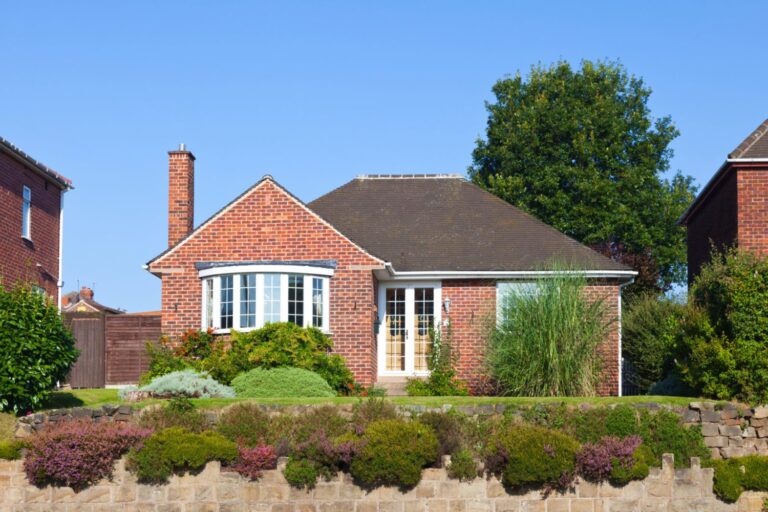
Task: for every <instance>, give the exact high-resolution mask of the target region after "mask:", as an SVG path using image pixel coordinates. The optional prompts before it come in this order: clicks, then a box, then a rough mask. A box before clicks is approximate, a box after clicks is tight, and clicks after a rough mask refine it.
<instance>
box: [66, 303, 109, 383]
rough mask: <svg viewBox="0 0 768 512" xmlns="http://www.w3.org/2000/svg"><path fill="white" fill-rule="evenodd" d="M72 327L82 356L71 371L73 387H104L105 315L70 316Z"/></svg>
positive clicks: (76, 344)
mask: <svg viewBox="0 0 768 512" xmlns="http://www.w3.org/2000/svg"><path fill="white" fill-rule="evenodd" d="M69 320H70V328H71V329H72V335H73V336H74V337H75V346H76V347H77V349H78V350H79V351H80V356H79V357H78V358H77V361H76V362H75V364H74V365H73V366H72V370H71V371H70V372H69V379H68V381H69V385H70V386H72V387H73V388H103V387H104V384H105V368H104V367H105V364H104V362H105V345H104V315H101V314H98V315H83V316H74V315H73V316H72V317H70V319H69Z"/></svg>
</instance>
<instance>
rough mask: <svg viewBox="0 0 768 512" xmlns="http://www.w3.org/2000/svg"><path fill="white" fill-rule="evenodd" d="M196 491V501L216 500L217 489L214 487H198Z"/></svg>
mask: <svg viewBox="0 0 768 512" xmlns="http://www.w3.org/2000/svg"><path fill="white" fill-rule="evenodd" d="M194 489H195V501H213V500H215V499H216V488H215V487H214V486H213V485H197V486H195V487H194Z"/></svg>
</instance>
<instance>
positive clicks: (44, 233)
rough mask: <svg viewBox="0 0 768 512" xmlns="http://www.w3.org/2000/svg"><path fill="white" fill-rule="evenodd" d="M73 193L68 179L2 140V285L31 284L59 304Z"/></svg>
mask: <svg viewBox="0 0 768 512" xmlns="http://www.w3.org/2000/svg"><path fill="white" fill-rule="evenodd" d="M70 189H72V182H71V181H70V180H68V179H67V178H65V177H64V176H62V175H60V174H59V173H57V172H56V171H54V170H53V169H51V168H50V167H47V166H45V165H43V164H42V163H40V162H38V161H37V160H35V159H34V158H32V157H31V156H29V155H27V154H26V153H24V152H23V151H21V150H20V149H19V148H17V147H16V146H14V145H13V144H11V143H10V142H9V141H7V140H5V139H3V138H2V137H0V255H2V257H0V286H3V287H5V288H11V287H13V286H16V285H18V284H20V283H23V284H28V285H31V286H33V287H35V289H38V290H41V291H45V293H46V294H47V295H48V296H50V297H53V298H54V299H55V300H56V301H60V298H61V286H62V275H61V274H62V259H61V248H62V242H63V219H64V193H65V192H66V191H67V190H70ZM59 304H60V302H59Z"/></svg>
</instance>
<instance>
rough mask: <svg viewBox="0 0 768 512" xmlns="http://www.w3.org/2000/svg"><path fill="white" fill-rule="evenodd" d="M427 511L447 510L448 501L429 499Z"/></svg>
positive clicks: (438, 511) (441, 511)
mask: <svg viewBox="0 0 768 512" xmlns="http://www.w3.org/2000/svg"><path fill="white" fill-rule="evenodd" d="M429 512H448V502H447V501H446V500H430V502H429ZM515 512H517V510H515Z"/></svg>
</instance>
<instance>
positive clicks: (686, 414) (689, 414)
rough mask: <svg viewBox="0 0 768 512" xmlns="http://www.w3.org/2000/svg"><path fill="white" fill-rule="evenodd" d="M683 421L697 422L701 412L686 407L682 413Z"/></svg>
mask: <svg viewBox="0 0 768 512" xmlns="http://www.w3.org/2000/svg"><path fill="white" fill-rule="evenodd" d="M682 417H683V423H698V422H699V421H701V414H700V413H699V411H696V410H693V409H686V410H685V411H683V414H682Z"/></svg>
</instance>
